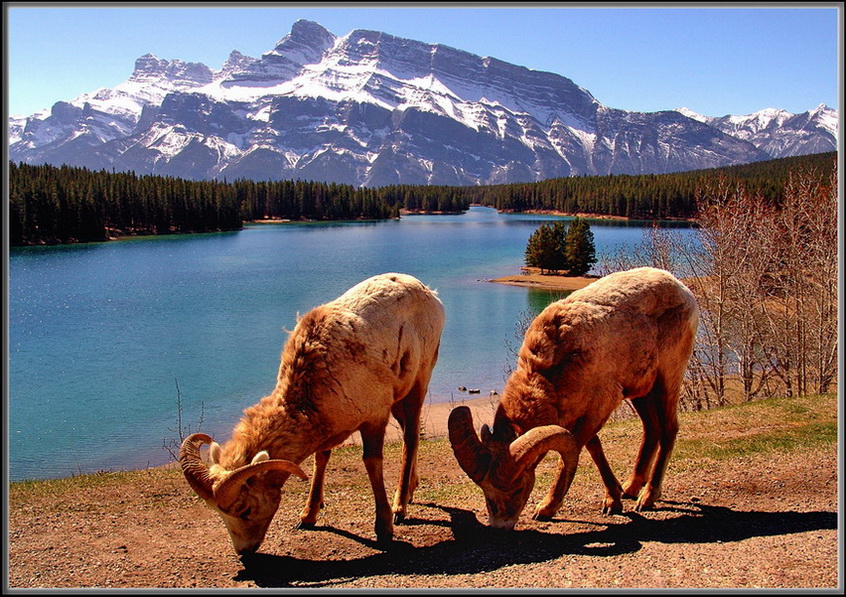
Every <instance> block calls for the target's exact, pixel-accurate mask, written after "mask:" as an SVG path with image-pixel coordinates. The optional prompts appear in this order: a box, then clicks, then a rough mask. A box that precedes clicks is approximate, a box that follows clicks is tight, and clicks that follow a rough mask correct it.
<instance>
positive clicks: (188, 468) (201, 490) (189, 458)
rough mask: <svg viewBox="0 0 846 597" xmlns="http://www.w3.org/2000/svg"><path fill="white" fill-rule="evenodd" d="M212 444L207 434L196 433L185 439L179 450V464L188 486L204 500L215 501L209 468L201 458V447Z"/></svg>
mask: <svg viewBox="0 0 846 597" xmlns="http://www.w3.org/2000/svg"><path fill="white" fill-rule="evenodd" d="M210 443H212V438H211V437H209V436H208V435H206V434H205V433H194V434H192V435H189V436H188V437H186V438H185V441H183V442H182V446H181V447H180V448H179V464H180V465H181V466H182V472H183V474H184V475H185V479H186V480H187V481H188V485H190V486H191V489H193V490H194V491H195V492H196V493H197V495H198V496H200V497H201V498H203V499H204V500H211V499H214V489H213V483H212V478H211V475H210V474H209V467H207V466H206V464H205V463H204V462H203V459H202V458H200V447H201V446H202V445H203V444H210Z"/></svg>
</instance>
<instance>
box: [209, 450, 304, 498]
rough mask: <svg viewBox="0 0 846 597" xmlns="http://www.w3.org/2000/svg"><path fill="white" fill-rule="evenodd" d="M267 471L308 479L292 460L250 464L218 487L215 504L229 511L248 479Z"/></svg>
mask: <svg viewBox="0 0 846 597" xmlns="http://www.w3.org/2000/svg"><path fill="white" fill-rule="evenodd" d="M267 471H281V472H284V473H290V474H292V475H297V476H298V477H299V478H300V479H308V475H307V474H305V473H304V472H303V470H302V469H301V468H300V467H298V466H297V465H296V464H294V463H293V462H291V461H290V460H263V461H261V462H256V463H253V464H248V465H245V466H242V467H241V468H238V469H235V470H234V471H232V472H231V473H230V474H229V476H228V477H226V479H224V480H223V481H222V482H221V483H220V485H219V486H218V487H217V489H216V490H215V492H214V499H215V502H217V507H218V508H220V509H221V510H226V509H228V507H229V506H231V505H232V503H233V502H234V501H235V500H236V499H237V498H238V494H239V493H240V491H241V486H242V485H243V484H244V483H246V482H247V479H249V478H250V477H252V476H254V475H258V474H259V473H265V472H267Z"/></svg>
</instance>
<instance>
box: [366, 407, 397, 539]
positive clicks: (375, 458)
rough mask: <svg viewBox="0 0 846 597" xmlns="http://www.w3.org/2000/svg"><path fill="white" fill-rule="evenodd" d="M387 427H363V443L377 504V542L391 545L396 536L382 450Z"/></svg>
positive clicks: (368, 472) (371, 485) (383, 425)
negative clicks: (383, 467)
mask: <svg viewBox="0 0 846 597" xmlns="http://www.w3.org/2000/svg"><path fill="white" fill-rule="evenodd" d="M385 427H386V424H384V423H383V424H382V425H381V426H379V427H372V426H362V427H361V428H360V430H359V431H360V432H361V443H362V444H363V447H364V454H363V460H364V468H365V469H367V476H368V478H369V479H370V487H371V488H372V489H373V498H374V501H375V503H376V524H375V531H376V540H377V542H378V543H380V544H385V543H390V542H391V540H392V539H393V536H394V525H393V522H392V520H391V506H390V504H389V503H388V493H387V492H386V491H385V477H384V474H383V469H382V450H383V447H384V444H385Z"/></svg>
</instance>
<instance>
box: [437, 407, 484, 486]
mask: <svg viewBox="0 0 846 597" xmlns="http://www.w3.org/2000/svg"><path fill="white" fill-rule="evenodd" d="M447 426H448V428H449V442H450V443H451V444H452V451H453V453H454V454H455V459H456V460H457V461H458V464H459V466H460V467H461V469H462V470H463V471H464V472H465V473H467V476H468V477H470V478H471V479H472V480H473V482H474V483H479V482H480V481H481V480H482V479H484V478H485V475H487V474H488V469H490V466H491V453H490V452H489V451H488V450H487V448H485V446H484V445H483V444H482V442H481V441H479V437H478V436H477V435H476V431H475V429H473V413H471V412H470V408H468V407H466V406H459V407H457V408H454V409H453V410H452V412H451V413H449V421H448V423H447Z"/></svg>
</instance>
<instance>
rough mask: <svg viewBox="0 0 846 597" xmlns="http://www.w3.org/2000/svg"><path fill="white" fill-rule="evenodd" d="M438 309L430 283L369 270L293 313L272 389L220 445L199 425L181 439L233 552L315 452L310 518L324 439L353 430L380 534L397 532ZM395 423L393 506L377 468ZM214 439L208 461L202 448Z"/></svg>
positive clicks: (331, 441) (254, 540)
mask: <svg viewBox="0 0 846 597" xmlns="http://www.w3.org/2000/svg"><path fill="white" fill-rule="evenodd" d="M443 325H444V309H443V305H442V304H441V301H440V300H439V299H438V298H437V294H436V293H435V292H433V291H431V290H429V289H428V288H427V287H426V286H424V285H423V284H422V283H421V282H420V281H419V280H417V279H415V278H413V277H411V276H408V275H404V274H382V275H379V276H374V277H372V278H370V279H368V280H365V281H363V282H361V283H359V284H357V285H356V286H354V287H352V288H351V289H350V290H348V291H347V292H345V293H344V294H343V295H341V296H340V297H339V298H337V299H335V300H334V301H331V302H329V303H326V304H324V305H321V306H319V307H316V308H315V309H313V310H311V311H310V312H309V313H307V314H306V315H305V316H304V317H302V318H301V319H299V321H298V323H297V325H296V327H295V328H294V331H293V332H291V335H290V337H289V338H288V341H287V343H286V344H285V348H284V350H283V352H282V363H281V365H280V367H279V375H278V379H277V384H276V388H275V389H274V390H273V393H272V394H271V395H270V396H267V397H265V398H262V399H261V401H260V402H259V403H258V404H256V405H254V406H251V407H249V408H247V409H245V410H244V416H243V418H242V419H241V421H240V422H239V423H238V424H237V425H236V427H235V429H234V431H233V434H232V438H231V439H230V441H229V442H227V443H226V444H225V445H223V446H220V445H219V444H217V443H215V442H212V439H211V438H210V437H209V436H208V435H205V434H194V435H191V436H189V437H188V438H186V439H185V441H184V442H183V444H182V447H181V450H180V455H179V460H180V462H181V464H182V469H183V472H184V474H185V478H186V479H187V481H188V483H189V484H190V485H191V487H192V488H193V489H194V491H195V492H196V493H197V494H198V495H199V496H200V497H201V498H202V499H204V500H205V501H206V503H207V504H208V505H209V506H210V507H212V508H213V509H214V510H216V511H217V512H218V513H219V514H220V516H221V518H222V519H223V521H224V523H225V524H226V528H227V530H228V531H229V535H230V538H231V539H232V544H233V546H234V548H235V551H237V552H238V553H239V554H245V553H251V552H254V551H255V550H256V549H258V547H259V545H260V544H261V542H262V541H263V539H264V536H265V533H266V532H267V529H268V527H269V525H270V521H271V520H272V519H273V516H274V514H275V513H276V510H277V509H278V507H279V501H280V497H281V495H280V494H281V488H282V485H283V484H284V483H285V481H286V480H287V478H288V477H289V476H290V475H291V474H295V475H298V476H299V477H301V478H304V479H305V478H307V475H306V474H305V473H304V472H303V471H302V470H301V469H300V468H299V466H298V465H299V463H300V462H302V461H303V460H304V459H305V458H307V457H308V456H309V455H311V454H314V455H315V460H314V476H313V477H312V481H311V489H310V491H309V496H308V500H307V503H306V506H305V507H304V508H303V510H302V512H301V514H300V520H301V522H300V525H301V527H305V528H308V527H310V526H313V525H314V523H315V522H316V521H317V515H318V513H319V511H320V508H321V507H322V506H323V479H324V474H325V471H326V465H327V463H328V461H329V455H330V453H331V450H332V448H334V447H335V446H337V445H339V444H340V443H341V442H343V441H344V440H345V439H346V438H347V437H349V436H350V435H351V434H352V433H353V432H355V431H359V432H360V433H361V439H362V444H363V450H364V456H363V458H364V465H365V468H366V469H367V475H368V477H369V478H370V484H371V486H372V489H373V494H374V496H375V502H376V525H375V527H376V536H377V539H378V540H379V541H380V542H389V541H390V540H391V539H392V537H393V522H400V521H402V520H403V519H404V518H405V514H406V508H407V505H408V503H409V502H410V501H411V498H412V495H413V493H414V490H415V488H416V487H417V470H416V463H417V448H418V441H419V435H420V411H421V408H422V405H423V402H424V400H425V397H426V392H427V389H428V385H429V379H430V377H431V374H432V368H433V367H434V366H435V362H436V361H437V358H438V348H439V345H440V336H441V331H442V329H443ZM391 414H393V416H394V417H395V418H396V419H397V421H398V422H399V424H400V427H401V428H402V430H403V441H404V446H403V453H402V473H401V477H400V482H399V486H398V487H397V490H396V493H395V495H394V503H393V512H394V519H393V521H392V519H391V510H392V508H391V506H390V505H389V504H388V497H387V494H386V492H385V483H384V479H383V476H382V447H383V443H384V436H385V428H386V426H387V424H388V420H389V418H390V416H391ZM207 443H210V444H211V448H210V450H209V460H210V463H211V464H210V466H206V464H205V463H204V462H203V461H202V459H201V457H200V447H201V446H202V445H203V444H207Z"/></svg>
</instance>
